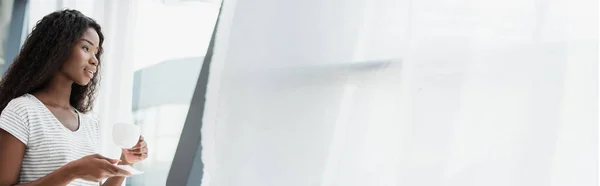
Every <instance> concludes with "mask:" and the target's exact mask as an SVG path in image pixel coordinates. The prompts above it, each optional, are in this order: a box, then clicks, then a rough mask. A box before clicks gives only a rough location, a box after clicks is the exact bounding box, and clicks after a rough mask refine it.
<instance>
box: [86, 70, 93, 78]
mask: <svg viewBox="0 0 600 186" xmlns="http://www.w3.org/2000/svg"><path fill="white" fill-rule="evenodd" d="M84 70H85V72H87V73H88V75H90V77H94V73H95V72H94V71H92V70H88V69H84Z"/></svg>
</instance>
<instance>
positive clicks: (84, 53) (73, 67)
mask: <svg viewBox="0 0 600 186" xmlns="http://www.w3.org/2000/svg"><path fill="white" fill-rule="evenodd" d="M99 43H100V37H99V36H98V33H96V30H94V29H93V28H88V29H87V30H86V31H85V32H84V33H83V35H82V36H81V39H79V41H77V42H76V43H75V45H74V46H73V48H72V49H71V55H70V56H69V58H68V59H67V61H66V62H65V63H64V65H63V67H62V69H61V72H62V73H64V74H65V75H66V76H67V77H68V78H69V79H71V80H72V81H73V82H75V83H77V84H78V85H81V86H85V85H87V84H88V83H89V82H90V80H91V79H92V78H94V76H96V73H97V70H98V59H96V54H97V53H98V47H99V46H98V44H99Z"/></svg>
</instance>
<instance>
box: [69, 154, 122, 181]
mask: <svg viewBox="0 0 600 186" xmlns="http://www.w3.org/2000/svg"><path fill="white" fill-rule="evenodd" d="M117 162H119V160H114V159H110V158H107V157H104V156H101V155H99V154H94V155H89V156H85V157H83V158H81V159H78V160H75V161H72V162H70V163H68V164H67V165H65V168H67V169H69V170H71V171H72V173H73V174H74V175H76V177H77V178H80V179H83V180H87V181H94V182H100V181H102V180H103V179H105V178H110V177H113V176H130V175H131V173H129V172H127V171H125V170H123V169H120V168H119V167H117V166H115V165H114V164H116V163H117Z"/></svg>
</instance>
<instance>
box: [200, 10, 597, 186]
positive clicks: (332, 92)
mask: <svg viewBox="0 0 600 186" xmlns="http://www.w3.org/2000/svg"><path fill="white" fill-rule="evenodd" d="M222 14H223V15H222V16H221V20H222V21H221V23H220V24H219V28H218V33H217V35H216V44H215V49H214V51H215V53H214V57H213V63H212V66H211V75H210V78H209V84H208V93H207V106H206V111H205V112H206V113H205V118H204V120H203V123H204V126H203V127H204V128H203V129H202V135H203V142H202V143H203V149H204V151H203V157H204V158H205V159H204V162H205V165H206V167H205V177H204V182H203V185H209V186H234V185H256V186H258V185H261V186H265V185H272V186H280V185H287V186H294V185H297V186H306V185H321V186H333V185H339V186H342V185H343V186H359V185H360V186H362V185H369V186H388V185H423V186H434V185H435V186H437V185H447V186H459V185H460V186H471V185H472V186H476V185H477V186H478V185H513V186H520V185H522V186H530V185H555V186H558V185H561V186H563V185H564V186H568V185H589V186H592V185H597V184H598V181H597V176H598V143H597V136H598V127H597V123H598V118H597V117H598V107H597V106H598V90H597V88H598V79H597V76H598V64H597V61H598V44H597V42H598V35H597V32H598V2H592V1H568V2H567V1H555V0H527V1H523V0H510V1H497V2H496V1H468V0H466V1H440V0H424V1H410V0H401V1H393V0H369V1H367V0H350V1H348V0H346V1H336V0H331V1H321V0H306V1H281V0H279V1H273V0H258V1H244V0H231V1H225V3H224V7H223V13H222ZM357 64H359V65H360V64H364V66H361V67H360V68H354V67H355V65H357ZM365 66H366V67H365ZM373 66H376V67H379V68H372V67H373Z"/></svg>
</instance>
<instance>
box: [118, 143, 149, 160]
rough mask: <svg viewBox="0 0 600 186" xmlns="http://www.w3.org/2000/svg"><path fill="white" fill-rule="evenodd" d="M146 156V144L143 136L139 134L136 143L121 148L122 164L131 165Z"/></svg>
mask: <svg viewBox="0 0 600 186" xmlns="http://www.w3.org/2000/svg"><path fill="white" fill-rule="evenodd" d="M147 157H148V144H146V141H144V137H143V136H140V139H139V140H138V143H137V144H136V145H135V146H133V147H132V148H130V149H121V161H122V164H127V165H133V164H134V163H136V162H139V161H142V160H145V159H146V158H147Z"/></svg>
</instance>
